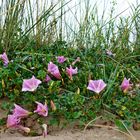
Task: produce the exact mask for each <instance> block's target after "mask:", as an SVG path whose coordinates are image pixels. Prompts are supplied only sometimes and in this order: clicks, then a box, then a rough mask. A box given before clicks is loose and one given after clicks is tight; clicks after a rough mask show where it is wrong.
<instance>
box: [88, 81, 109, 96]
mask: <svg viewBox="0 0 140 140" xmlns="http://www.w3.org/2000/svg"><path fill="white" fill-rule="evenodd" d="M105 87H106V84H105V83H104V81H103V80H101V79H100V80H90V81H89V85H88V87H87V89H89V90H91V91H94V92H95V93H97V94H99V93H100V92H101V91H102V90H103V89H104V88H105Z"/></svg>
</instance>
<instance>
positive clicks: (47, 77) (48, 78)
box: [45, 75, 52, 83]
mask: <svg viewBox="0 0 140 140" xmlns="http://www.w3.org/2000/svg"><path fill="white" fill-rule="evenodd" d="M51 80H52V79H51V77H50V76H49V75H46V78H45V82H47V83H48V82H49V81H51Z"/></svg>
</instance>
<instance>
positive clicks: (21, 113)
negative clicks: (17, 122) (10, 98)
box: [13, 104, 31, 118]
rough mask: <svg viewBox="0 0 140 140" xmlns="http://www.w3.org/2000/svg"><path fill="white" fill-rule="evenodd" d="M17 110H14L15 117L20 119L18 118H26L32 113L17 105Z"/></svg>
mask: <svg viewBox="0 0 140 140" xmlns="http://www.w3.org/2000/svg"><path fill="white" fill-rule="evenodd" d="M14 106H15V108H14V110H13V115H14V116H16V117H18V118H24V117H27V116H28V115H29V114H30V113H31V112H29V111H27V110H25V109H23V108H22V107H20V106H19V105H17V104H14Z"/></svg>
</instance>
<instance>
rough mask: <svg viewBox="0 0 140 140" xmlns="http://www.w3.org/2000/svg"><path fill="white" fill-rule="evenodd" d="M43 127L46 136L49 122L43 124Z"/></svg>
mask: <svg viewBox="0 0 140 140" xmlns="http://www.w3.org/2000/svg"><path fill="white" fill-rule="evenodd" d="M42 127H43V136H44V138H45V137H46V136H47V135H48V132H47V124H43V125H42Z"/></svg>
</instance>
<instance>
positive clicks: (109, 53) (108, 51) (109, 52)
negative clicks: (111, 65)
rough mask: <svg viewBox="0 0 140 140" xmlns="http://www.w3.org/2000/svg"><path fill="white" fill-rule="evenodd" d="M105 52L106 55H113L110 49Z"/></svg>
mask: <svg viewBox="0 0 140 140" xmlns="http://www.w3.org/2000/svg"><path fill="white" fill-rule="evenodd" d="M106 54H107V55H108V56H113V57H114V56H115V54H114V53H112V51H110V50H108V49H107V50H106Z"/></svg>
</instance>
